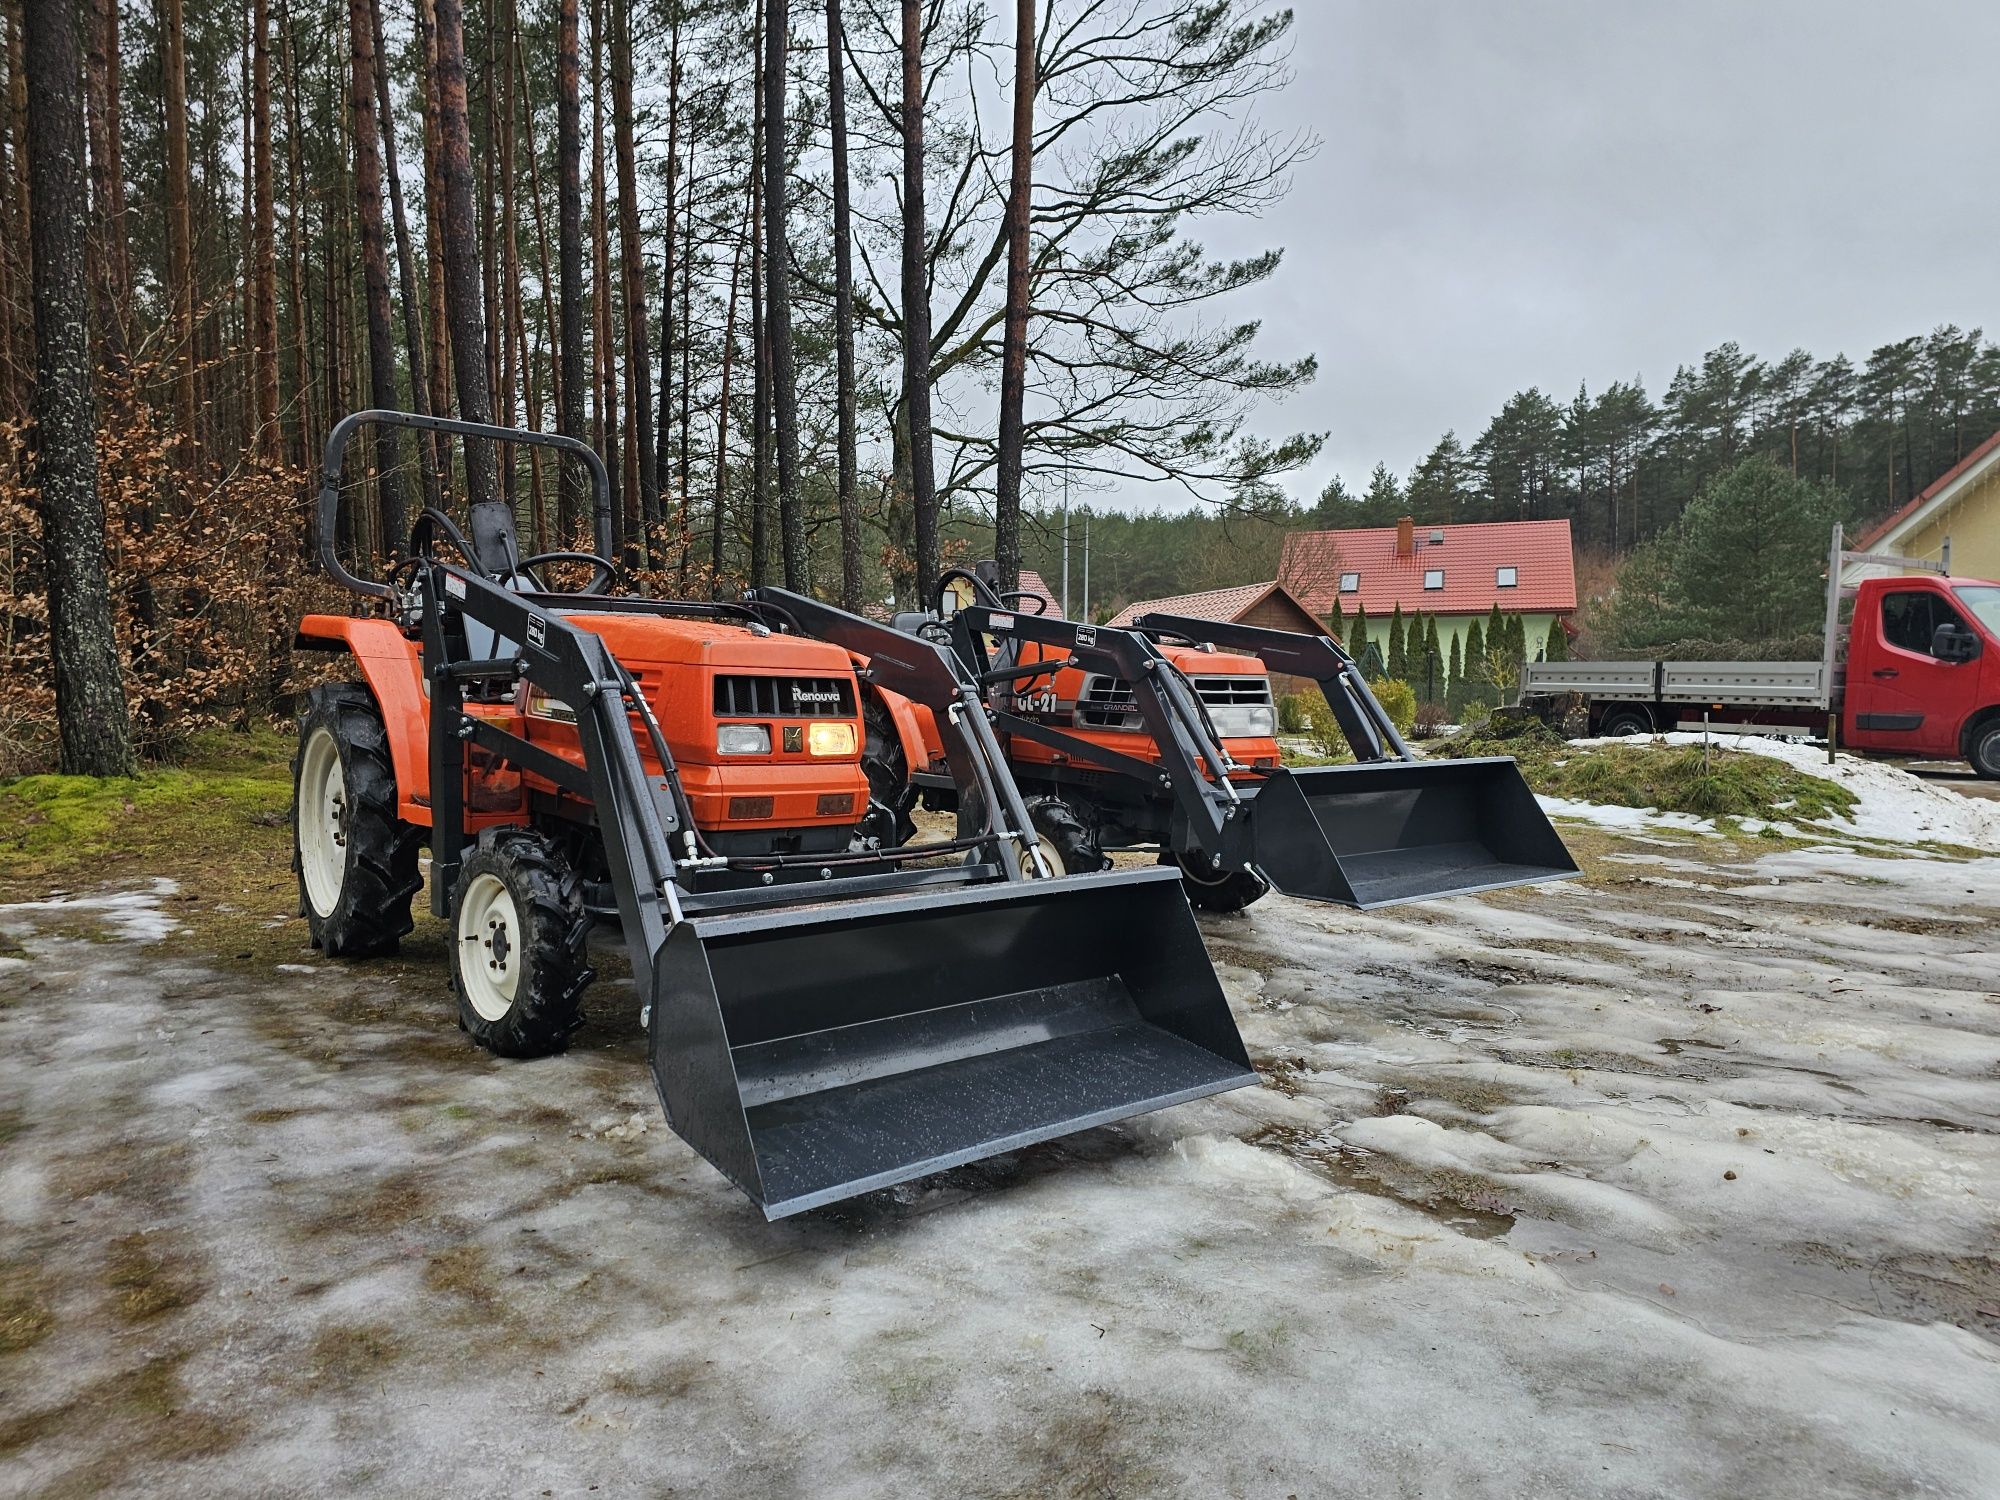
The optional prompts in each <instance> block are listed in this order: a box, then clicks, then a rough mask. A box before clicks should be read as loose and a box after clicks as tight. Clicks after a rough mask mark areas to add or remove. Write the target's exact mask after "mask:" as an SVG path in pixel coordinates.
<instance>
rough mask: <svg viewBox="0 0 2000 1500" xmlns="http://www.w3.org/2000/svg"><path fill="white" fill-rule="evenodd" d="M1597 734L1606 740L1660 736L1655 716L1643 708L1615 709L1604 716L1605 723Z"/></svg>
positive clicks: (1600, 725) (1599, 726)
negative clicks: (1655, 723)
mask: <svg viewBox="0 0 2000 1500" xmlns="http://www.w3.org/2000/svg"><path fill="white" fill-rule="evenodd" d="M1597 732H1598V733H1599V734H1601V735H1603V736H1604V737H1605V738H1606V739H1612V738H1618V739H1623V738H1627V737H1631V738H1637V737H1638V736H1639V735H1642V734H1658V733H1659V730H1658V728H1657V727H1656V726H1655V725H1654V723H1653V716H1652V715H1651V714H1649V713H1647V712H1646V711H1645V710H1644V709H1643V708H1614V709H1612V710H1611V712H1610V713H1608V714H1606V715H1605V716H1604V722H1603V723H1601V724H1599V725H1598V726H1597Z"/></svg>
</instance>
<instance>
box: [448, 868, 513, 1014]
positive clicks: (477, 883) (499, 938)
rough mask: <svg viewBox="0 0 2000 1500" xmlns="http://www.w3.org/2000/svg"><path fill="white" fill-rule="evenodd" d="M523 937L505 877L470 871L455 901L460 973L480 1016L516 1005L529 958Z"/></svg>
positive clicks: (468, 998) (467, 996)
mask: <svg viewBox="0 0 2000 1500" xmlns="http://www.w3.org/2000/svg"><path fill="white" fill-rule="evenodd" d="M521 938H522V933H521V914H520V912H519V910H518V909H517V908H516V907H515V905H514V897H513V894H512V893H511V892H510V891H509V890H508V889H507V884H506V882H505V881H503V880H501V878H500V877H499V876H498V875H484V874H482V875H475V876H473V878H472V884H471V885H470V886H468V887H467V888H466V892H465V899H464V900H463V901H461V902H460V903H459V905H458V976H459V979H460V981H461V982H462V983H463V984H464V986H465V998H466V1000H467V1001H468V1002H469V1003H470V1004H471V1006H472V1008H473V1010H475V1011H476V1012H478V1014H479V1019H480V1020H482V1021H498V1020H502V1019H504V1018H505V1017H506V1014H507V1012H508V1011H510V1010H512V1009H513V1008H514V996H515V994H516V993H517V992H518V991H519V990H520V987H521V970H522V969H523V968H524V967H525V966H526V962H527V955H526V954H524V953H523V952H522V951H521Z"/></svg>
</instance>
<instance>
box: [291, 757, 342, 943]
mask: <svg viewBox="0 0 2000 1500" xmlns="http://www.w3.org/2000/svg"><path fill="white" fill-rule="evenodd" d="M298 818H299V870H300V873H301V874H303V875H304V876H305V881H306V899H307V900H309V901H311V902H312V908H313V911H314V912H315V913H317V914H318V915H319V916H321V917H329V916H332V915H333V909H334V908H335V907H336V906H338V905H339V904H340V888H341V887H342V886H343V885H345V884H346V883H347V775H346V772H345V771H343V770H342V769H341V764H340V745H339V743H338V742H337V741H336V740H335V739H334V737H333V731H332V730H331V729H327V728H320V729H315V730H314V731H313V732H312V735H311V737H310V738H308V739H307V740H306V746H305V749H304V750H303V751H302V752H301V754H300V762H299V811H298Z"/></svg>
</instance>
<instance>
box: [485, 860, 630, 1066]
mask: <svg viewBox="0 0 2000 1500" xmlns="http://www.w3.org/2000/svg"><path fill="white" fill-rule="evenodd" d="M480 875H492V876H494V877H495V878H496V879H498V880H499V881H500V882H501V884H503V885H504V886H506V888H507V892H508V894H509V895H510V896H511V897H512V898H513V901H514V908H515V910H516V911H517V912H518V913H520V917H521V921H522V923H523V925H524V927H525V928H526V931H525V932H523V933H521V934H519V935H518V937H517V938H516V942H517V945H518V949H519V951H521V952H522V953H523V954H524V955H525V967H524V968H523V971H522V974H521V979H520V982H519V988H518V989H517V991H516V993H515V997H514V1003H513V1005H512V1006H511V1008H509V1010H508V1011H507V1013H506V1014H505V1015H504V1016H501V1017H500V1018H499V1019H497V1020H489V1019H487V1018H486V1017H484V1016H482V1015H480V1013H479V1012H478V1010H477V1009H476V1008H475V1007H474V1006H473V1004H472V1001H471V1000H470V998H469V997H468V996H467V994H466V987H465V980H464V977H463V975H462V973H461V971H460V964H461V963H462V962H463V961H464V960H465V958H466V957H467V949H468V947H469V945H468V944H466V943H464V942H463V941H461V940H460V939H459V936H458V916H459V907H460V904H461V903H462V902H463V900H464V898H465V893H466V892H467V891H468V890H470V889H471V887H472V882H473V881H474V880H475V879H476V878H478V877H479V876H480ZM590 925H591V923H590V914H589V913H588V912H587V911H585V910H584V905H583V882H582V881H581V880H580V879H578V877H577V874H576V872H575V871H574V870H572V869H571V868H570V867H569V862H568V861H567V860H566V859H564V858H563V857H562V855H561V854H560V853H558V852H557V850H556V849H555V848H554V847H553V846H552V845H551V844H550V843H549V842H548V841H547V840H545V839H543V838H541V837H540V836H539V835H537V834H533V833H529V832H527V831H526V830H525V829H520V828H489V829H487V830H486V831H485V832H483V833H482V834H480V836H479V847H478V848H477V849H476V850H474V851H473V852H472V853H471V854H470V855H468V856H467V857H466V860H465V863H464V864H463V865H461V866H460V867H459V876H458V887H457V889H456V890H454V891H453V892H452V897H451V990H452V994H454V995H455V996H457V997H458V1024H459V1025H460V1026H462V1027H463V1028H464V1029H465V1031H466V1032H467V1034H468V1035H470V1036H471V1038H472V1039H473V1040H474V1041H475V1042H477V1043H478V1044H479V1045H480V1046H482V1047H484V1048H485V1049H486V1050H487V1051H488V1052H491V1053H493V1054H494V1055H496V1056H498V1057H521V1058H526V1057H549V1056H552V1055H554V1054H555V1053H558V1052H561V1051H564V1050H565V1049H566V1048H567V1047H568V1046H569V1039H570V1038H571V1037H572V1036H573V1035H575V1033H576V1030H577V1028H578V1027H580V1026H581V1025H583V992H584V990H585V988H586V987H588V985H589V984H590V982H591V980H593V979H595V978H596V977H597V971H596V970H595V969H592V968H591V967H590V965H589V964H588V963H587V962H585V957H584V946H585V943H586V941H587V940H588V938H589V936H590Z"/></svg>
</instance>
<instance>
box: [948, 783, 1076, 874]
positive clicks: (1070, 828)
mask: <svg viewBox="0 0 2000 1500" xmlns="http://www.w3.org/2000/svg"><path fill="white" fill-rule="evenodd" d="M1026 800H1027V805H1028V822H1029V824H1030V826H1032V827H1033V828H1034V830H1035V840H1036V843H1037V845H1038V846H1039V847H1040V849H1041V851H1042V858H1044V859H1045V860H1047V861H1048V865H1049V873H1050V874H1052V875H1095V874H1096V873H1097V872H1098V871H1099V870H1102V869H1104V868H1105V867H1106V866H1107V865H1109V864H1110V863H1111V861H1109V860H1108V859H1106V858H1105V857H1104V851H1103V850H1101V849H1099V848H1098V847H1097V839H1096V836H1095V835H1094V834H1092V833H1091V831H1090V830H1089V829H1088V828H1086V827H1085V826H1084V824H1083V820H1082V819H1081V818H1079V817H1077V815H1076V814H1075V812H1073V811H1072V810H1071V809H1070V806H1069V804H1068V803H1066V802H1064V801H1063V800H1062V799H1061V798H1060V797H1029V798H1027V799H1026ZM985 826H986V799H985V798H984V797H982V796H980V795H979V793H978V792H976V791H975V792H969V793H967V794H966V796H965V797H964V798H963V799H962V800H961V801H960V802H959V804H958V836H959V837H960V838H962V839H969V838H972V837H973V836H974V835H976V834H978V833H979V832H980V831H981V830H982V829H984V828H985ZM1007 847H1008V849H1009V850H1010V851H1011V850H1018V849H1019V848H1020V845H1018V844H1009V845H1008V846H1007ZM965 858H966V861H967V863H971V862H972V861H974V860H977V859H978V858H979V853H978V851H977V850H974V851H973V852H971V853H969V854H967V855H966V856H965ZM1030 873H1032V872H1030Z"/></svg>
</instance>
